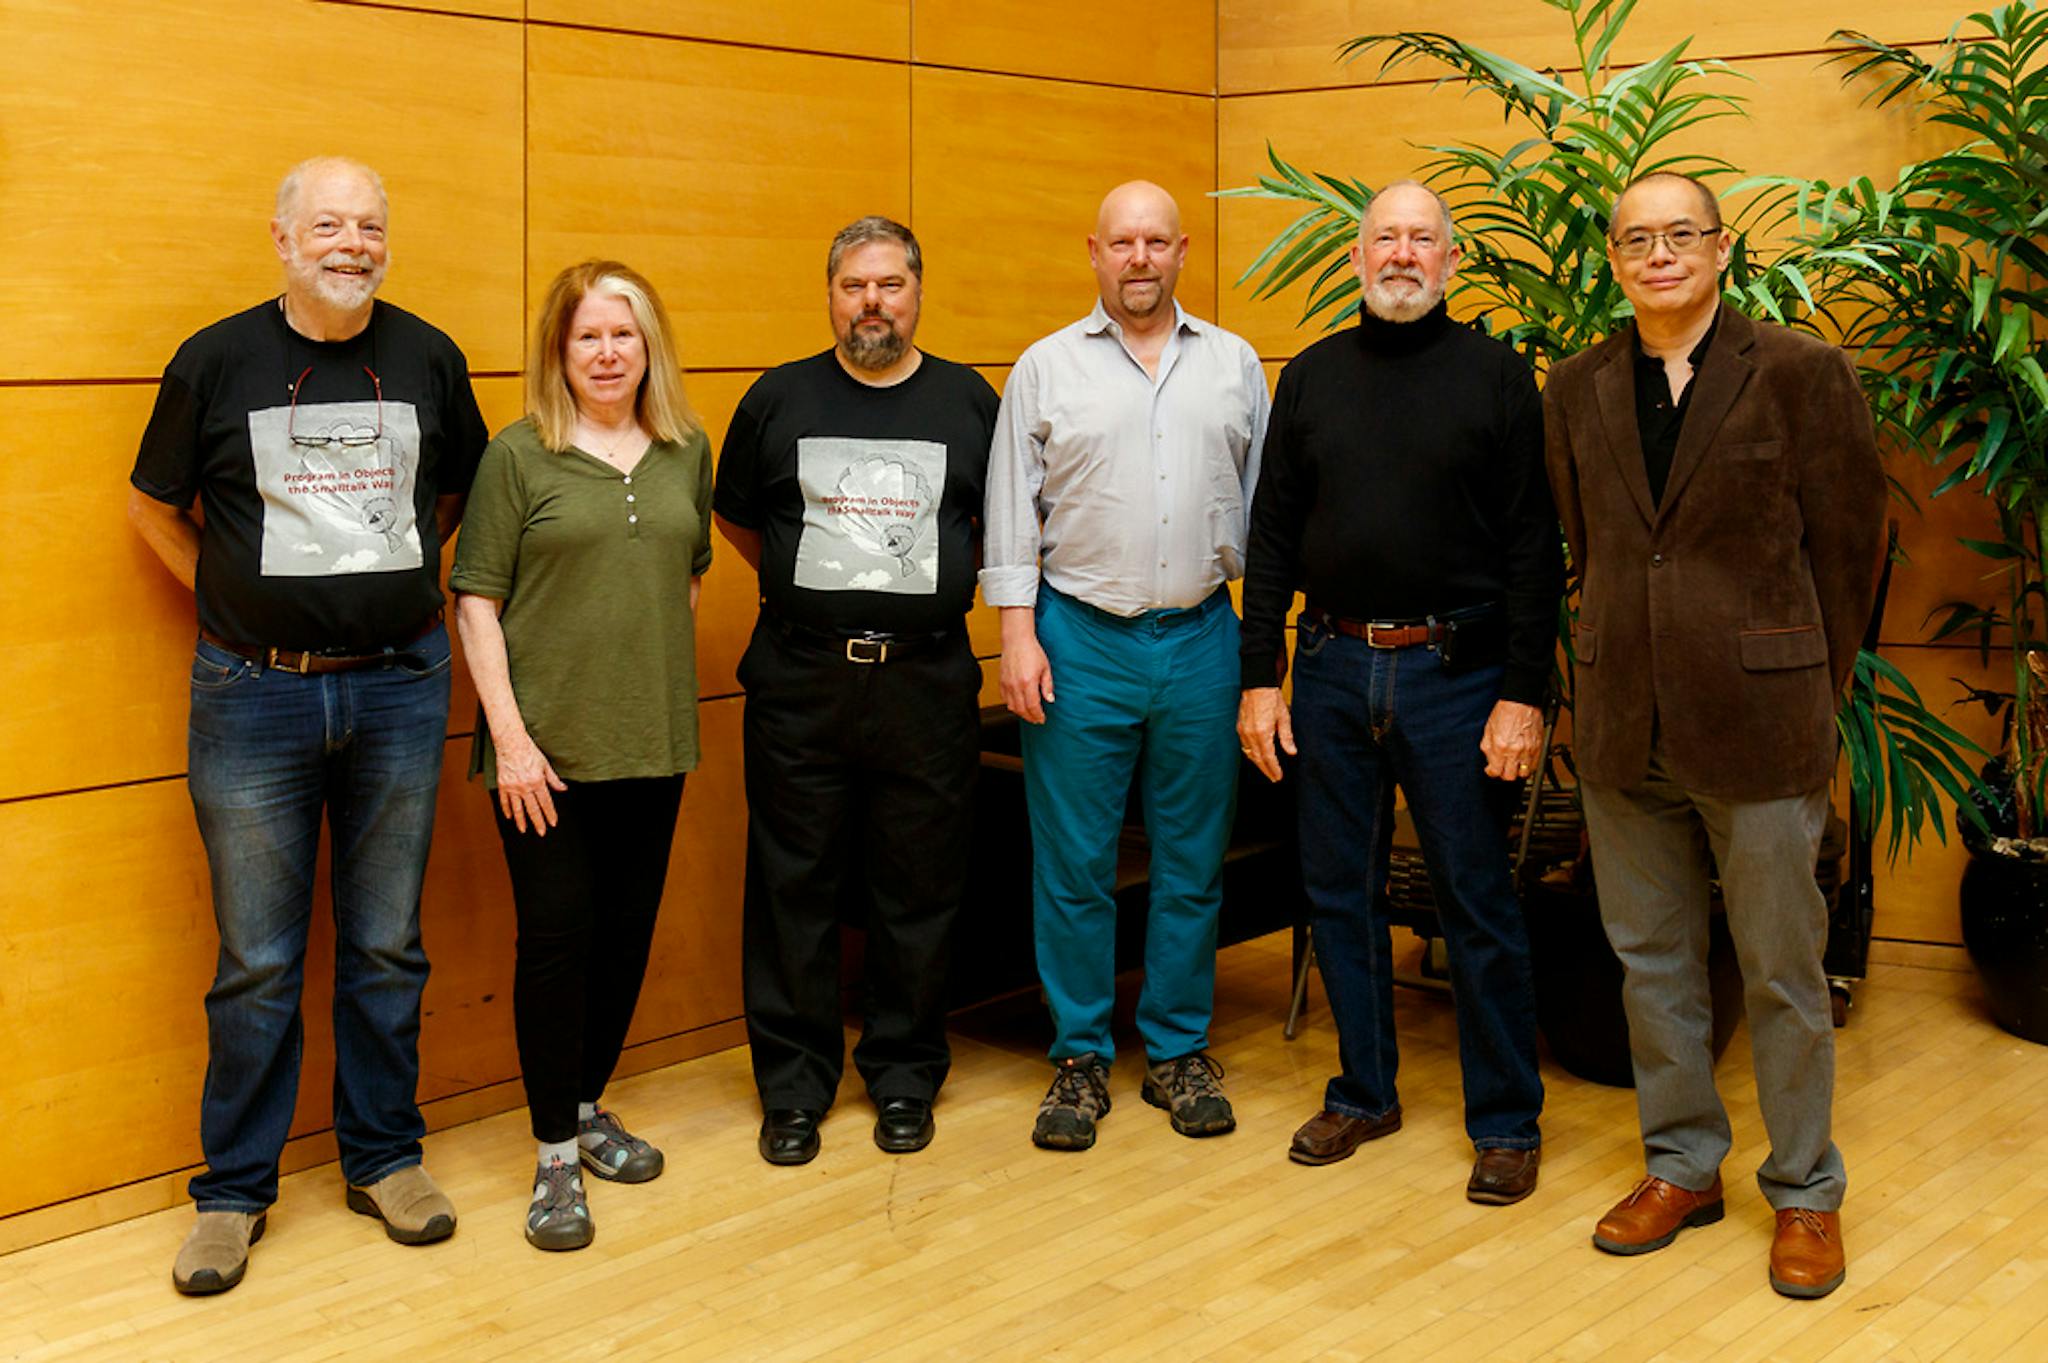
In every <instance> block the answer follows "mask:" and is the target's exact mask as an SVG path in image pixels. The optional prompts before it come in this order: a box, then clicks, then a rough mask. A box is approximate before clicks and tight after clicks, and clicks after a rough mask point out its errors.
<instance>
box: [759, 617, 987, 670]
mask: <svg viewBox="0 0 2048 1363" xmlns="http://www.w3.org/2000/svg"><path fill="white" fill-rule="evenodd" d="M762 618H763V619H764V620H766V621H767V623H768V624H770V625H772V626H774V628H775V631H776V633H778V634H780V635H781V636H782V637H783V638H785V639H787V640H789V641H790V642H792V643H799V644H804V645H806V646H808V647H812V648H819V649H823V650H824V651H826V652H828V653H832V654H835V655H837V656H838V657H841V658H844V659H846V661H848V662H850V663H886V662H892V661H894V660H895V659H898V658H908V657H911V656H912V655H914V654H918V653H923V652H925V651H927V650H929V649H934V648H937V647H938V646H939V645H941V644H943V643H946V642H947V641H949V640H951V639H953V638H955V637H956V636H957V635H958V633H959V631H958V630H950V629H943V630H938V631H935V632H933V633H929V634H890V633H886V632H882V631H877V630H863V631H861V632H860V633H858V634H834V633H833V632H832V631H831V630H824V629H813V628H811V627H810V626H809V625H799V624H797V623H795V622H794V621H791V620H785V619H783V618H782V617H781V616H779V615H767V616H763V617H762Z"/></svg>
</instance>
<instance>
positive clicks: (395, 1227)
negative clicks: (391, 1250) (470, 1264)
mask: <svg viewBox="0 0 2048 1363" xmlns="http://www.w3.org/2000/svg"><path fill="white" fill-rule="evenodd" d="M348 1209H349V1210H350V1211H352V1212H360V1213H362V1214H363V1215H364V1216H374V1217H376V1218H377V1219H378V1220H379V1221H382V1222H383V1223H384V1233H385V1234H386V1235H388V1236H390V1237H391V1238H392V1239H394V1240H396V1241H397V1242H398V1243H399V1244H401V1245H430V1244H432V1243H433V1242H434V1241H436V1240H446V1239H447V1238H448V1237H449V1236H451V1235H453V1234H455V1204H454V1203H452V1202H450V1201H449V1200H448V1198H447V1196H446V1195H445V1194H443V1193H442V1191H441V1190H440V1189H439V1188H437V1187H435V1186H434V1180H433V1179H432V1178H430V1177H428V1175H427V1171H426V1168H425V1166H423V1165H418V1164H408V1165H406V1166H405V1167H404V1168H403V1169H394V1170H392V1171H391V1172H390V1173H388V1174H386V1175H384V1177H382V1178H380V1179H378V1180H377V1181H376V1182H375V1183H372V1184H371V1185H370V1186H369V1187H367V1188H358V1187H356V1186H355V1185H354V1184H350V1185H349V1189H348Z"/></svg>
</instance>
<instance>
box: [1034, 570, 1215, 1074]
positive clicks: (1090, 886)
mask: <svg viewBox="0 0 2048 1363" xmlns="http://www.w3.org/2000/svg"><path fill="white" fill-rule="evenodd" d="M1038 642H1039V644H1040V646H1042V647H1043V648H1044V649H1045V655H1046V658H1047V660H1048V661H1049V662H1050V663H1051V665H1052V680H1053V688H1054V691H1055V693H1056V694H1057V696H1058V697H1059V699H1058V700H1056V701H1053V702H1050V703H1048V704H1047V705H1046V707H1045V723H1044V724H1042V725H1041V724H1026V725H1024V726H1023V752H1024V791H1025V797H1026V799H1027V801H1028V803H1029V805H1030V810H1031V890H1032V906H1033V912H1032V929H1033V935H1034V936H1035V938H1036V941H1037V949H1038V975H1039V979H1040V980H1041V981H1042V982H1043V983H1044V985H1045V996H1046V1000H1047V1002H1048V1003H1049V1004H1050V1005H1051V1008H1052V1020H1053V1044H1052V1058H1053V1059H1055V1060H1060V1059H1064V1058H1066V1057H1068V1056H1074V1055H1083V1054H1086V1053H1088V1052H1091V1051H1092V1052H1093V1053H1095V1054H1096V1055H1098V1056H1100V1057H1101V1058H1102V1060H1103V1061H1104V1063H1108V1062H1110V1061H1113V1060H1114V1059H1115V1058H1116V1043H1115V1041H1114V1040H1113V1039H1112V1038H1111V1036H1110V1013H1111V1010H1112V1008H1113V1007H1114V1005H1115V1003H1116V900H1115V898H1114V891H1115V887H1116V853H1117V838H1118V834H1119V833H1120V831H1121V830H1122V828H1123V820H1124V802H1125V796H1126V795H1127V794H1128V792H1129V791H1130V788H1131V776H1132V773H1133V772H1134V771H1135V772H1136V773H1137V775H1138V796H1139V800H1140V802H1141V803H1142V804H1143V806H1144V810H1143V813H1144V819H1145V837H1146V840H1147V841H1148V842H1149V843H1150V844H1151V870H1150V872H1149V888H1150V893H1151V905H1150V908H1149V910H1148V912H1147V914H1146V918H1145V987H1144V990H1143V992H1142V993H1140V995H1139V997H1138V1034H1139V1036H1140V1038H1141V1039H1142V1040H1143V1041H1144V1043H1145V1054H1146V1055H1147V1056H1148V1057H1149V1058H1150V1059H1152V1060H1153V1061H1161V1060H1173V1059H1176V1058H1178V1057H1180V1056H1183V1055H1188V1054H1191V1053H1192V1052H1195V1051H1199V1050H1201V1049H1203V1048H1204V1047H1206V1046H1207V1045H1208V1044H1209V1015H1210V1010H1211V1008H1212V1006H1213V1005H1214V1002H1215V993H1216V916H1217V913H1218V912H1219V911H1220V910H1221V909H1222V907H1223V849H1224V847H1225V845H1226V844H1227V843H1228V842H1229V840H1230V823H1231V818H1232V816H1233V815H1234V814H1235V812H1236V809H1237V763H1238V751H1237V728H1236V723H1237V697H1238V661H1237V616H1236V615H1235V614H1234V613H1233V612H1232V611H1231V609H1230V598H1229V596H1228V595H1227V594H1226V593H1224V592H1222V591H1220V590H1219V591H1218V592H1217V593H1216V594H1215V595H1214V596H1212V597H1210V598H1209V600H1208V601H1207V602H1205V603H1204V604H1202V605H1200V606H1192V607H1189V608H1188V609H1186V610H1162V611H1149V612H1147V613H1146V614H1144V615H1141V616H1138V617H1136V618H1133V619H1128V620H1126V619H1122V618H1119V617H1117V616H1113V615H1109V614H1107V613H1105V612H1103V611H1099V610H1096V609H1095V608H1094V607H1093V606H1089V605H1086V604H1084V603H1082V602H1080V601H1076V600H1074V599H1073V598H1072V597H1068V596H1062V595H1060V594H1059V593H1058V592H1055V591H1052V590H1051V589H1050V588H1043V587H1042V588H1041V589H1040V590H1039V594H1038Z"/></svg>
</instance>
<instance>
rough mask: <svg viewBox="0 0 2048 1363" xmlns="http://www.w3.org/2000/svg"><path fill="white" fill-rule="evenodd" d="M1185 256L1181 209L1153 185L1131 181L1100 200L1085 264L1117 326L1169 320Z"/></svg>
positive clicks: (1151, 326)
mask: <svg viewBox="0 0 2048 1363" xmlns="http://www.w3.org/2000/svg"><path fill="white" fill-rule="evenodd" d="M1187 255H1188V239H1187V234H1186V233H1184V232H1182V231H1181V230H1180V205H1179V204H1177V203H1175V202H1174V201H1173V196H1172V195H1171V194H1168V193H1167V192H1166V191H1165V190H1163V189H1161V188H1160V187H1159V186H1158V185H1155V184H1153V183H1152V182H1151V181H1150V180H1132V181H1130V182H1129V183H1127V184H1121V185H1118V186H1117V187H1116V188H1115V189H1112V190H1111V191H1109V193H1108V194H1107V195H1105V196H1104V197H1103V200H1102V208H1101V210H1100V211H1099V212H1097V214H1096V215H1095V232H1094V234H1093V235H1092V236H1090V237H1089V238H1088V261H1089V263H1090V264H1091V265H1093V266H1094V267H1095V283H1096V287H1097V289H1098V291H1099V292H1100V293H1101V295H1102V306H1103V309H1104V310H1105V311H1106V312H1108V313H1109V315H1110V317H1111V318H1112V319H1114V320H1115V321H1116V323H1117V324H1118V325H1119V326H1121V327H1123V328H1124V329H1126V330H1130V329H1132V328H1137V329H1139V330H1152V329H1154V328H1156V327H1158V326H1163V325H1165V324H1166V323H1167V322H1170V321H1171V320H1172V318H1173V316H1174V309H1173V287H1174V285H1175V283H1176V282H1178V281H1179V279H1180V267H1181V264H1182V262H1184V261H1185V260H1186V259H1187Z"/></svg>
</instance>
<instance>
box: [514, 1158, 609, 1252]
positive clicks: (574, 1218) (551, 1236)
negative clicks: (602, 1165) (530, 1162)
mask: <svg viewBox="0 0 2048 1363" xmlns="http://www.w3.org/2000/svg"><path fill="white" fill-rule="evenodd" d="M596 1238H597V1227H596V1225H595V1224H593V1223H592V1221H591V1219H590V1204H589V1203H587V1202H585V1201H584V1200H583V1175H582V1174H581V1173H579V1172H577V1169H576V1166H575V1165H573V1164H564V1163H563V1162H562V1161H561V1160H558V1159H551V1160H549V1161H548V1162H547V1163H546V1164H544V1165H540V1166H538V1167H536V1168H535V1169H534V1171H533V1202H532V1204H531V1205H530V1206H528V1207H527V1209H526V1243H528V1244H529V1245H532V1246H533V1247H534V1248H535V1249H582V1248H583V1247H584V1246H585V1245H587V1244H589V1243H590V1242H591V1241H592V1240H595V1239H596Z"/></svg>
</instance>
